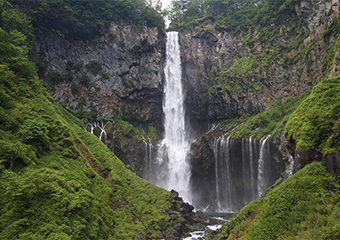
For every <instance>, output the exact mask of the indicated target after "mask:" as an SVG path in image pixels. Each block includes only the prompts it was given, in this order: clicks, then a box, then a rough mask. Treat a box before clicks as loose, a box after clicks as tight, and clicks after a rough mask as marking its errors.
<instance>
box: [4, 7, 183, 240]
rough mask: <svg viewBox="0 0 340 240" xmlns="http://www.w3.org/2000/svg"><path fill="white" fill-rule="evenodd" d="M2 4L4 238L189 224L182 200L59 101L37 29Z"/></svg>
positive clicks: (153, 234)
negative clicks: (41, 57)
mask: <svg viewBox="0 0 340 240" xmlns="http://www.w3.org/2000/svg"><path fill="white" fill-rule="evenodd" d="M0 7H1V19H0V20H1V21H0V45H1V48H0V52H1V54H0V56H1V57H0V195H1V199H0V239H137V238H138V235H140V236H141V237H142V238H143V239H146V238H150V239H160V238H164V235H163V233H166V234H167V236H170V235H171V234H172V233H173V232H174V228H173V227H172V226H174V225H176V224H181V225H183V224H185V223H184V221H185V220H184V219H183V217H182V216H181V215H180V213H179V212H178V210H175V209H176V208H174V206H177V205H179V203H178V202H177V201H175V200H174V199H173V197H172V196H171V194H170V193H169V192H167V191H165V190H164V189H160V188H157V187H155V186H154V185H152V184H150V183H148V182H147V181H145V180H142V179H140V178H139V177H137V176H136V175H135V174H134V173H132V172H131V171H129V170H127V169H126V168H125V166H124V164H123V163H122V162H121V161H120V160H119V159H118V158H117V157H116V156H114V155H113V153H112V152H110V150H108V149H107V148H106V146H105V145H104V144H103V143H102V142H101V141H100V140H99V139H98V138H97V137H95V136H94V135H93V134H91V133H88V132H86V131H84V130H83V129H82V127H81V126H82V123H81V121H80V120H79V119H77V118H76V117H74V116H73V115H71V114H70V113H69V112H67V111H66V110H65V109H63V108H62V107H61V106H60V105H58V104H56V103H55V102H54V100H53V99H52V98H51V96H50V95H49V94H48V93H47V92H46V89H44V88H43V87H42V83H41V81H40V80H39V78H38V77H37V73H36V69H35V66H34V64H33V63H32V62H30V61H29V60H28V57H27V56H28V50H29V48H30V43H28V42H26V39H27V35H26V34H30V33H29V32H28V33H27V32H26V31H27V29H32V28H31V27H30V25H29V23H28V22H27V21H26V20H24V17H23V15H22V14H20V13H19V12H18V11H16V10H14V9H13V8H12V7H11V5H10V4H9V3H8V2H7V1H4V0H0ZM9 15H11V21H10V22H8V21H7V18H5V16H9ZM21 30H22V31H21ZM177 209H179V208H177ZM188 227H189V226H188Z"/></svg>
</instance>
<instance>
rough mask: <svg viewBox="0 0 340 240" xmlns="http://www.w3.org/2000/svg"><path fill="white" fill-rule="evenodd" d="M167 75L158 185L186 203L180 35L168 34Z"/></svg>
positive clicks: (187, 173)
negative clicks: (171, 190)
mask: <svg viewBox="0 0 340 240" xmlns="http://www.w3.org/2000/svg"><path fill="white" fill-rule="evenodd" d="M164 74H165V83H164V98H163V113H164V138H163V140H162V142H161V143H160V145H159V148H158V156H157V162H158V165H159V167H158V169H157V172H158V173H157V175H158V176H157V180H156V182H155V183H156V184H157V185H159V186H161V187H164V188H166V189H168V190H170V189H175V190H176V191H178V192H179V193H180V195H181V196H182V197H183V198H184V199H185V200H186V201H190V196H191V194H190V190H189V180H190V165H189V162H188V159H187V155H188V150H189V146H190V142H189V139H188V137H187V134H186V126H185V109H184V93H183V87H182V71H181V59H180V47H179V39H178V33H177V32H168V33H167V44H166V65H165V68H164Z"/></svg>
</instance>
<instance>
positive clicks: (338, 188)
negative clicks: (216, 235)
mask: <svg viewBox="0 0 340 240" xmlns="http://www.w3.org/2000/svg"><path fill="white" fill-rule="evenodd" d="M339 192H340V185H339V181H338V179H337V178H336V177H334V176H332V175H331V174H329V173H328V172H327V171H326V170H325V168H324V167H323V166H322V165H321V163H313V164H310V165H307V166H306V167H305V168H304V169H302V170H300V171H299V172H297V173H296V174H294V175H293V176H292V177H291V178H289V179H288V180H286V181H285V182H284V183H282V184H281V185H280V186H278V187H277V188H275V189H273V190H272V191H271V192H269V193H268V194H267V195H266V196H265V197H263V198H261V199H258V200H255V201H253V202H251V203H250V204H249V205H247V206H246V207H244V208H243V209H242V210H241V212H240V213H239V214H238V215H237V216H236V217H234V218H233V219H232V221H231V222H230V223H229V224H228V225H227V226H226V228H225V229H224V232H223V234H222V235H221V237H220V239H339V237H340V231H339V229H340V225H339V221H338V219H339V216H340V204H339V200H340V194H339Z"/></svg>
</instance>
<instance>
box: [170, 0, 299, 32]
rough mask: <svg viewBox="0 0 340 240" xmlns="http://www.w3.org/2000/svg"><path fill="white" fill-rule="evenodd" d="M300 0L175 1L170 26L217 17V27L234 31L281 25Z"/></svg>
mask: <svg viewBox="0 0 340 240" xmlns="http://www.w3.org/2000/svg"><path fill="white" fill-rule="evenodd" d="M297 2H298V1H297V0H273V1H258V0H173V1H172V5H173V7H172V9H171V10H170V12H169V15H170V18H171V20H172V22H171V25H170V28H171V29H176V30H179V29H181V30H183V29H190V28H193V27H196V26H199V25H200V24H201V23H202V22H203V21H204V20H205V19H209V18H210V19H213V20H214V21H215V28H216V29H218V30H222V29H224V30H229V31H233V32H238V31H247V30H248V29H249V28H251V27H253V28H255V27H259V26H261V27H264V26H270V25H272V24H278V23H280V21H282V20H283V17H284V16H285V15H286V14H294V13H295V11H294V6H295V4H296V3H297Z"/></svg>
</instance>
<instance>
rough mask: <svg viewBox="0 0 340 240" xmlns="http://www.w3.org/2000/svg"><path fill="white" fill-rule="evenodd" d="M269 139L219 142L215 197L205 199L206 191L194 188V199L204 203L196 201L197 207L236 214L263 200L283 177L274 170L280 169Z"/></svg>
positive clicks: (214, 145)
mask: <svg viewBox="0 0 340 240" xmlns="http://www.w3.org/2000/svg"><path fill="white" fill-rule="evenodd" d="M269 137H270V135H268V136H265V137H263V138H262V139H261V140H260V141H259V140H256V139H255V138H254V136H251V137H249V138H248V139H232V138H231V137H230V136H228V137H227V136H222V137H218V138H216V139H215V140H214V142H213V143H212V145H211V149H212V152H213V157H214V169H213V170H214V171H215V172H214V178H215V186H214V188H213V189H214V191H215V197H214V198H211V199H209V198H205V197H204V194H205V193H204V190H203V191H201V192H200V190H199V189H197V188H195V189H196V191H195V192H194V193H193V195H194V198H195V199H197V198H199V197H197V196H201V199H203V200H202V201H200V200H195V205H197V206H199V208H201V209H203V208H204V206H210V207H209V211H216V212H236V211H237V210H239V209H240V208H242V207H243V206H244V205H246V204H248V203H249V202H251V201H252V200H254V199H256V198H259V197H261V196H262V195H263V193H264V191H265V189H266V188H267V187H269V186H270V185H272V184H273V183H274V182H275V180H276V179H277V178H278V177H279V176H280V175H279V173H280V172H279V173H276V172H275V170H274V169H275V167H278V168H280V166H279V165H275V164H276V161H275V157H276V156H277V155H276V154H277V152H276V150H275V149H273V152H271V148H270V144H269V142H268V139H269ZM273 164H274V166H275V167H274V166H273ZM282 167H284V166H282ZM273 170H274V172H273ZM198 186H199V185H198ZM197 191H199V192H197ZM213 194H214V192H213ZM202 196H203V197H202Z"/></svg>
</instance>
